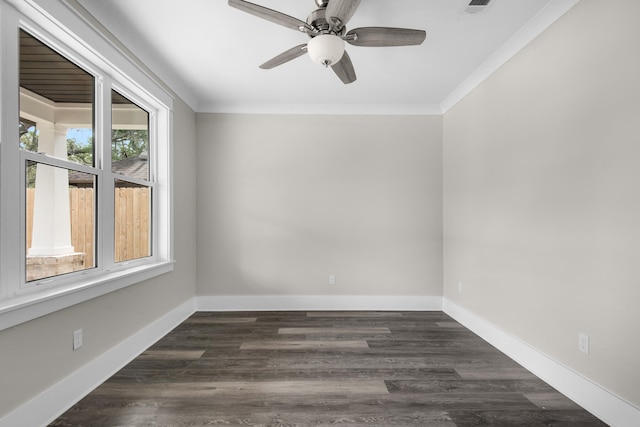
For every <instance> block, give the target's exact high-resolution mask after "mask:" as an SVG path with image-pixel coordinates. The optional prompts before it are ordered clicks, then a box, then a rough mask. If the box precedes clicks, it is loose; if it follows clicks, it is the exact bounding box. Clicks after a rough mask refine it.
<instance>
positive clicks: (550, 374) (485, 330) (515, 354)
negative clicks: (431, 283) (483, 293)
mask: <svg viewBox="0 0 640 427" xmlns="http://www.w3.org/2000/svg"><path fill="white" fill-rule="evenodd" d="M443 310H444V312H445V313H446V314H448V315H449V316H451V317H453V318H454V319H455V320H457V321H458V322H460V323H461V324H463V325H464V326H465V327H467V328H468V329H470V330H471V331H473V332H474V333H476V334H477V335H478V336H480V337H481V338H482V339H484V340H485V341H487V342H488V343H490V344H491V345H493V346H494V347H496V348H497V349H498V350H500V351H501V352H503V353H504V354H506V355H507V356H509V357H511V358H512V359H513V360H515V361H516V362H518V363H519V364H521V365H522V366H524V367H525V368H527V369H528V370H529V371H531V372H533V373H534V374H535V375H536V376H538V377H539V378H541V379H542V380H543V381H545V382H547V383H548V384H549V385H551V386H552V387H554V388H555V389H557V390H558V391H560V392H561V393H562V394H564V395H565V396H567V397H569V398H570V399H571V400H573V401H574V402H576V403H577V404H578V405H580V406H582V407H583V408H585V409H586V410H587V411H589V412H591V413H592V414H594V415H595V416H596V417H598V418H600V419H601V420H602V421H604V422H605V423H607V424H609V425H610V426H615V427H636V426H640V408H637V407H636V406H634V405H632V404H631V403H629V402H627V401H625V400H624V399H622V398H621V397H619V396H616V395H615V394H614V393H612V392H610V391H609V390H606V389H605V388H603V387H601V386H600V385H598V384H596V383H594V382H593V381H591V380H589V379H588V378H585V377H584V376H582V375H580V374H579V373H577V372H575V371H573V370H572V369H570V368H568V367H567V366H564V365H563V364H561V363H559V362H558V361H556V360H554V359H553V358H551V357H549V356H547V355H546V354H544V353H542V352H540V351H539V350H537V349H535V348H533V347H531V346H529V345H528V344H526V343H524V342H522V341H520V340H519V339H517V338H515V337H514V336H512V335H510V334H508V333H506V332H504V331H503V330H502V329H500V328H498V327H497V326H495V325H494V324H492V323H491V322H488V321H487V320H486V319H484V318H482V317H480V316H478V315H477V314H475V313H473V312H471V311H469V310H467V309H465V308H463V307H461V306H459V305H457V304H455V303H454V302H452V301H450V300H448V299H446V298H445V299H444V301H443Z"/></svg>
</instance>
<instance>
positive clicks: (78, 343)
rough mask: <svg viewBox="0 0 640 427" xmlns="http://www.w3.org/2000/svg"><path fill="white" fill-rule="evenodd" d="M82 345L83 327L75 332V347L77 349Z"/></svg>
mask: <svg viewBox="0 0 640 427" xmlns="http://www.w3.org/2000/svg"><path fill="white" fill-rule="evenodd" d="M80 347H82V329H78V330H77V331H74V332H73V349H74V350H77V349H79V348H80Z"/></svg>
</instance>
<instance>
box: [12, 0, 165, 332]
mask: <svg viewBox="0 0 640 427" xmlns="http://www.w3.org/2000/svg"><path fill="white" fill-rule="evenodd" d="M70 3H73V2H67V1H65V0H0V53H1V55H0V56H1V59H0V97H1V99H2V101H1V102H0V117H1V119H0V120H1V122H0V163H1V173H0V189H1V191H2V198H1V199H0V212H1V213H0V231H1V232H2V242H0V267H1V268H0V330H4V329H7V328H9V327H12V326H15V325H18V324H20V323H23V322H27V321H29V320H32V319H35V318H37V317H40V316H44V315H46V314H49V313H52V312H55V311H58V310H61V309H64V308H67V307H70V306H72V305H75V304H78V303H81V302H83V301H87V300H89V299H92V298H95V297H98V296H101V295H105V294H107V293H109V292H113V291H116V290H118V289H122V288H124V287H127V286H130V285H133V284H135V283H139V282H141V281H144V280H148V279H150V278H153V277H156V276H158V275H161V274H164V273H167V272H170V271H172V270H173V264H174V261H173V206H172V203H171V198H172V191H173V184H172V178H171V177H172V135H173V123H172V122H173V112H172V110H173V97H172V95H171V94H170V93H169V92H167V91H166V90H165V89H164V87H163V86H161V84H159V83H158V82H157V81H156V80H155V78H154V77H153V76H152V75H149V74H148V73H147V72H146V71H145V68H144V67H143V66H140V64H139V63H137V62H136V61H137V60H136V59H135V58H131V57H128V56H127V55H125V54H123V52H122V50H121V49H119V47H118V46H119V44H118V42H117V41H116V40H113V39H112V38H110V37H112V36H110V35H108V34H104V33H101V32H100V31H98V29H97V28H99V27H94V26H93V25H91V23H90V20H89V19H87V18H86V17H83V16H81V14H79V13H78V10H77V9H74V8H73V7H72V5H70ZM18 27H22V28H24V29H26V30H27V31H29V32H32V33H34V32H35V34H34V35H36V36H38V37H39V38H41V39H42V40H43V41H44V42H46V43H47V44H49V43H51V46H52V47H54V48H55V49H56V50H58V51H61V53H63V54H65V56H67V57H68V58H70V59H72V60H73V61H74V62H75V63H76V64H78V65H80V66H82V67H83V68H85V69H87V70H89V71H91V70H99V74H100V75H101V76H103V78H101V79H100V80H99V81H98V84H97V88H98V90H100V91H101V93H99V94H98V95H97V99H98V101H97V105H96V114H100V115H102V117H108V118H109V123H110V97H106V98H105V94H106V93H109V92H110V91H111V89H112V88H114V89H116V90H117V91H118V92H120V93H122V94H123V95H125V96H127V97H130V99H131V100H132V101H134V102H136V103H139V105H141V106H143V107H144V108H145V109H148V111H149V113H150V122H151V121H153V124H152V123H150V132H156V133H155V134H154V135H153V137H154V138H156V141H157V143H156V145H155V150H156V153H155V156H154V157H155V159H156V164H155V165H154V166H155V168H153V169H154V171H153V172H152V173H154V175H153V176H152V181H154V190H153V191H154V197H155V200H154V204H153V213H152V215H153V227H154V230H153V233H152V235H153V253H152V256H151V257H148V258H143V259H141V260H132V261H129V262H122V263H115V264H111V265H103V266H101V268H99V269H90V270H85V271H80V272H76V273H72V274H69V275H65V276H59V278H56V280H55V285H52V286H30V287H22V288H21V284H22V283H23V280H20V279H19V276H20V275H19V274H18V270H19V269H21V268H23V267H24V266H22V260H23V256H22V255H21V253H20V250H19V249H16V245H15V243H16V242H22V241H23V240H24V237H23V236H21V234H23V233H21V231H20V227H17V226H16V225H17V224H19V223H20V221H23V219H22V218H21V217H22V216H23V214H22V209H21V207H20V205H19V204H18V203H9V201H10V200H13V201H15V200H20V199H21V198H23V195H21V194H19V192H20V189H19V188H18V187H19V186H16V185H15V183H16V178H15V177H16V176H17V174H19V173H20V172H19V168H20V167H21V163H20V162H19V161H17V159H12V158H11V156H7V155H6V153H7V150H6V149H4V147H5V145H4V144H11V143H12V142H13V143H15V141H17V136H18V130H17V126H9V124H11V123H17V120H18V115H19V111H18V104H19V98H18V89H17V87H18V85H17V84H16V82H17V81H18V76H17V67H15V63H13V65H11V64H9V66H7V62H5V61H9V60H10V61H15V60H16V58H17V56H16V49H17V37H18V36H17V29H18ZM71 29H72V30H71ZM43 35H45V36H43ZM96 74H98V73H96ZM105 99H106V101H105ZM107 102H108V105H109V106H108V111H105V109H106V108H107ZM14 119H15V120H14ZM105 121H106V120H105ZM95 132H96V134H97V133H98V132H101V133H102V136H103V138H106V139H104V140H105V141H109V140H110V138H111V136H110V132H111V129H110V125H107V124H105V123H102V124H99V123H97V126H96V129H95ZM103 148H108V149H109V150H110V147H103ZM14 151H15V150H14ZM109 158H110V157H109ZM109 169H110V167H109ZM108 199H109V198H108V197H104V198H100V199H99V204H98V207H97V209H98V212H105V209H108V206H104V205H105V204H107V203H105V201H107V200H108ZM101 216H103V215H101ZM96 227H97V228H98V233H100V234H99V235H102V236H103V240H104V241H106V240H108V238H106V236H109V235H110V234H108V233H109V226H108V225H107V224H105V223H104V221H101V220H99V221H98V223H97V224H96ZM111 227H113V226H111ZM104 243H105V242H102V243H100V242H98V245H100V244H104ZM18 246H19V245H18ZM112 246H113V244H111V247H112ZM108 248H109V245H108V244H107V245H105V246H103V247H98V251H104V250H108ZM112 252H113V251H111V253H112ZM97 259H100V256H99V255H98V258H97Z"/></svg>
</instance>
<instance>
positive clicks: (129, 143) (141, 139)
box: [111, 129, 149, 162]
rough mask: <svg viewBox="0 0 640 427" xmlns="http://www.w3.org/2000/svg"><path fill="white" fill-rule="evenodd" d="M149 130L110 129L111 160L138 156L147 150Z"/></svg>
mask: <svg viewBox="0 0 640 427" xmlns="http://www.w3.org/2000/svg"><path fill="white" fill-rule="evenodd" d="M148 141H149V132H148V131H146V130H137V129H114V130H112V131H111V161H113V162H115V161H118V160H122V159H129V158H132V157H138V156H139V155H140V153H142V152H143V151H147V147H148Z"/></svg>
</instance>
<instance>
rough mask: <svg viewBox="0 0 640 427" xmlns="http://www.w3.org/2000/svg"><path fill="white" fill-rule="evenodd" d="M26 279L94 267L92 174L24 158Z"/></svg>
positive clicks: (93, 188)
mask: <svg viewBox="0 0 640 427" xmlns="http://www.w3.org/2000/svg"><path fill="white" fill-rule="evenodd" d="M26 168H27V171H26V177H27V185H26V193H27V194H26V197H25V200H26V205H27V206H26V209H25V213H26V222H25V223H26V225H27V227H26V242H27V244H26V247H27V263H26V274H27V281H33V280H39V279H43V278H46V277H53V276H58V275H61V274H66V273H71V272H74V271H79V270H86V269H89V268H93V267H95V223H96V214H95V206H96V202H95V188H96V177H95V176H94V175H91V174H87V173H82V172H77V171H72V170H68V169H63V168H58V167H54V166H49V165H44V164H41V163H35V162H27V165H26Z"/></svg>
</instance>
